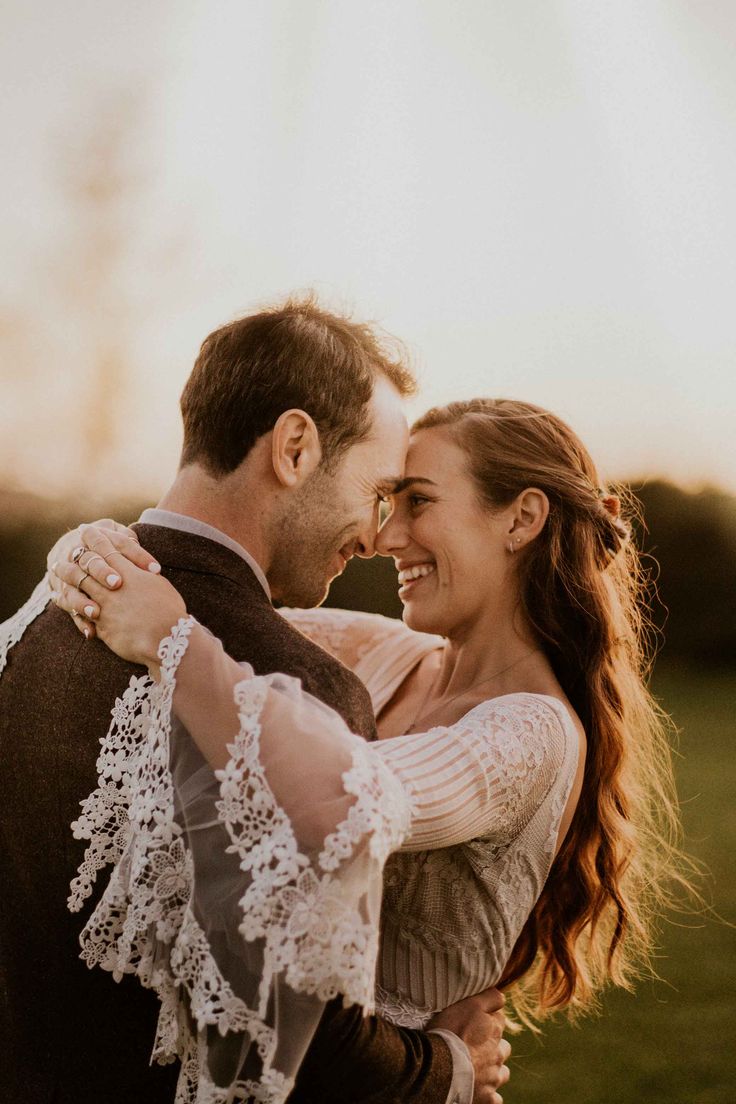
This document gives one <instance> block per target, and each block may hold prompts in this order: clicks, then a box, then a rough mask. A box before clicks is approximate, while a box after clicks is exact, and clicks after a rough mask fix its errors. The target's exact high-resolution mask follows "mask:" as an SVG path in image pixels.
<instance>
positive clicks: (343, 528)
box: [0, 299, 503, 1104]
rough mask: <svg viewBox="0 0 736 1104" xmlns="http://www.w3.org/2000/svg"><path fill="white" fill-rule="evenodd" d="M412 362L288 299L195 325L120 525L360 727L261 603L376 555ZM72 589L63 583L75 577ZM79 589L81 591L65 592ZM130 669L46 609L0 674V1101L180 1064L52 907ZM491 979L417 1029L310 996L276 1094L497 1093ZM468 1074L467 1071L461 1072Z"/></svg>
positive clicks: (168, 1072) (104, 1099) (307, 650)
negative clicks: (127, 518) (292, 1060)
mask: <svg viewBox="0 0 736 1104" xmlns="http://www.w3.org/2000/svg"><path fill="white" fill-rule="evenodd" d="M414 388H415V383H414V380H413V378H412V376H411V375H410V374H409V372H408V371H407V370H406V368H405V367H404V366H403V365H402V364H401V362H400V361H399V360H398V359H396V358H394V357H392V356H391V355H390V354H389V352H388V351H387V349H386V348H385V347H384V345H382V343H381V341H380V340H379V338H378V336H377V335H376V333H375V332H374V331H373V330H372V329H371V328H370V327H369V326H367V325H359V324H356V323H354V322H352V321H350V320H348V319H346V318H343V317H340V316H337V315H334V314H330V313H328V312H326V311H323V310H321V309H320V308H319V306H318V305H317V304H316V303H315V302H314V301H313V300H311V299H307V300H303V301H297V302H288V303H287V304H286V305H284V306H281V307H278V308H275V309H272V310H265V311H262V312H260V313H258V314H254V315H252V316H250V317H247V318H244V319H241V320H239V321H236V322H233V323H231V324H229V325H226V326H223V327H222V328H221V329H219V330H216V331H215V332H214V333H212V334H210V336H209V337H208V338H207V339H206V340H205V342H204V344H203V345H202V349H201V351H200V354H199V357H198V359H197V361H196V363H195V366H194V369H193V371H192V374H191V376H190V378H189V381H188V382H187V385H186V387H185V389H184V393H183V396H182V403H181V407H182V414H183V420H184V447H183V452H182V460H181V467H180V470H179V472H178V475H177V477H176V479H175V481H174V484H173V485H172V487H171V488H170V490H169V491H168V492H167V493H166V494H165V496H164V498H163V499H162V501H161V503H160V504H159V507H158V508H157V509H153V510H146V511H145V512H144V514H143V516H142V517H141V520H140V523H139V525H138V526H137V532H138V535H139V537H140V540H141V543H142V544H143V545H144V547H145V548H146V549H147V550H149V551H150V552H151V554H152V555H154V556H155V557H156V558H157V559H158V561H159V563H160V564H161V566H162V568H163V571H164V573H165V574H166V576H167V577H168V578H169V579H170V580H171V582H172V583H173V584H174V585H175V586H176V587H177V588H178V589H179V591H180V592H181V594H182V595H183V597H184V600H185V602H186V604H187V608H188V609H189V611H190V612H191V613H192V614H193V615H194V616H195V617H197V618H198V619H199V620H200V621H202V622H203V623H204V624H205V625H207V626H208V627H209V628H210V629H211V630H212V632H213V633H214V634H215V635H216V636H218V637H219V638H220V639H221V640H222V641H223V644H224V646H225V648H226V650H227V651H228V652H229V653H230V654H231V655H232V656H233V657H234V658H236V659H238V660H247V661H249V662H250V663H252V664H253V666H254V668H255V670H256V672H257V673H267V672H270V671H275V670H279V671H285V672H287V673H288V674H291V675H294V676H296V677H298V678H300V679H301V680H302V682H303V684H304V686H305V689H307V690H308V691H310V692H311V693H312V694H314V695H315V696H317V697H319V698H321V699H322V700H323V701H325V702H326V703H327V704H329V705H331V706H333V707H334V708H335V709H337V710H338V711H339V712H340V713H341V714H342V715H343V717H344V718H345V720H346V721H347V723H348V724H349V726H350V727H351V729H352V730H353V731H354V732H358V733H360V734H362V735H363V736H364V737H365V738H366V739H369V740H370V739H374V738H375V735H376V733H375V724H374V718H373V713H372V709H371V703H370V700H369V698H368V695H367V693H366V691H365V689H364V687H363V686H362V684H361V683H360V682H359V680H358V679H357V678H355V676H353V675H352V673H351V672H349V671H348V670H347V669H346V668H344V667H343V666H342V665H341V664H340V663H338V662H337V661H336V660H335V659H333V658H332V657H331V656H329V655H328V654H327V653H326V652H323V651H322V650H321V649H320V648H318V647H317V646H316V645H314V644H312V643H311V642H310V641H308V640H307V639H306V638H305V637H303V636H302V635H301V634H300V633H298V632H297V631H296V630H294V629H293V628H292V627H291V626H290V625H288V624H286V623H285V622H284V620H283V619H282V618H281V617H279V616H278V614H277V613H276V612H275V610H274V609H273V607H272V605H271V598H274V599H277V600H279V601H282V602H285V603H287V604H290V605H296V606H312V605H316V604H318V603H319V602H321V601H322V600H323V598H324V597H325V595H326V593H327V590H328V587H329V584H330V582H331V580H332V579H333V578H334V577H335V576H336V575H337V574H339V573H340V572H341V571H342V570H343V569H344V567H345V565H346V564H347V562H348V561H349V560H350V559H351V557H352V556H353V555H358V556H372V555H373V554H374V543H373V542H374V539H375V536H376V530H377V524H378V511H379V503H380V499H381V497H383V496H384V495H385V494H386V493H387V492H388V491H390V489H391V487H392V486H393V484H394V483H395V481H396V480H397V479H398V478H399V477H400V476H401V474H402V469H403V463H404V454H405V450H406V444H407V432H408V431H407V424H406V419H405V416H404V412H403V399H404V398H405V397H406V396H407V395H408V394H410V393H411V392H412V391H413V390H414ZM75 594H76V592H74V591H72V597H74V596H75ZM76 597H77V598H78V601H76V602H75V605H76V606H77V608H78V609H80V610H81V609H82V607H83V605H84V600H85V599H84V596H83V595H82V594H79V595H77V596H76ZM135 674H140V669H138V668H135V667H132V666H131V665H129V664H126V663H125V662H124V661H122V660H120V659H118V658H117V657H116V656H114V655H113V654H112V652H109V651H108V650H107V649H106V648H104V647H103V646H102V645H101V644H99V643H98V642H97V641H94V640H88V641H85V640H84V639H83V638H82V637H81V636H80V635H79V634H78V633H77V632H75V630H74V627H73V625H72V622H71V621H70V619H69V618H67V617H66V616H64V615H62V614H61V613H60V612H59V611H58V610H56V609H54V608H53V607H50V608H47V609H46V610H45V612H43V613H42V614H41V615H40V616H39V617H38V618H37V619H36V620H35V621H34V622H33V624H31V625H30V627H29V628H28V629H27V631H26V632H25V634H24V635H23V636H22V639H21V640H20V642H19V643H18V644H16V646H15V647H14V648H13V649H12V650H11V652H10V655H9V658H8V664H7V668H6V670H5V672H4V674H3V676H2V678H0V785H2V791H3V803H2V807H1V809H0V863H2V886H3V893H2V895H1V896H2V904H1V905H0V908H1V910H2V911H1V913H0V971H1V975H2V976H1V980H2V996H0V1092H1V1093H2V1096H1V1097H0V1100H1V1101H2V1104H6V1102H7V1104H11V1101H12V1102H13V1104H15V1102H16V1101H20V1100H22V1101H23V1102H24V1104H92V1102H94V1104H166V1102H173V1097H174V1086H175V1083H176V1076H177V1073H176V1070H175V1069H173V1068H172V1067H166V1068H160V1067H155V1066H154V1067H151V1066H149V1056H150V1052H151V1048H152V1044H153V1039H154V1035H155V1023H156V1018H157V1001H156V998H155V997H154V996H153V994H152V993H151V992H150V991H147V990H144V989H142V988H141V987H140V985H139V983H138V982H137V981H135V980H133V979H132V978H130V977H124V978H123V980H122V982H121V983H120V984H118V985H116V984H114V982H113V981H112V979H111V978H110V977H108V976H107V975H106V974H105V973H104V972H103V971H100V970H92V971H88V970H86V969H85V967H84V966H83V964H82V963H81V962H80V960H79V957H78V955H79V947H78V943H77V936H78V932H79V931H80V930H81V928H82V927H83V925H84V923H85V921H86V919H87V917H88V915H89V911H91V908H90V909H89V910H86V911H85V912H84V913H83V914H82V915H81V917H80V916H79V915H75V916H72V915H70V914H69V913H68V912H67V910H66V907H65V902H66V897H67V893H68V885H69V882H70V880H71V879H72V877H73V876H74V874H75V873H76V869H77V866H78V865H79V863H80V861H81V857H82V845H81V844H78V843H77V841H75V840H73V839H72V835H71V831H70V828H69V825H70V823H71V821H72V820H74V819H75V818H76V816H77V815H78V812H79V801H80V800H81V799H82V798H83V797H85V796H86V795H87V794H88V793H90V792H91V790H93V789H94V786H95V779H96V771H95V760H96V756H97V753H98V749H99V740H100V739H101V737H102V736H103V735H104V733H105V732H106V730H107V727H108V723H109V719H110V710H111V707H112V706H113V704H114V702H115V699H116V698H117V697H119V696H120V695H121V694H122V693H123V691H124V690H125V688H126V687H127V685H128V682H129V680H130V678H131V676H132V675H135ZM500 1005H501V998H500V995H499V994H496V993H495V992H491V993H489V994H485V995H483V996H482V997H478V998H471V999H470V1000H468V1001H464V1002H461V1003H460V1004H458V1005H454V1006H453V1007H452V1008H451V1009H449V1010H448V1011H446V1012H445V1013H442V1014H441V1015H439V1016H437V1017H436V1018H435V1021H433V1023H432V1028H433V1029H438V1031H437V1033H435V1031H433V1030H430V1031H428V1032H421V1031H412V1030H407V1029H403V1028H399V1027H395V1026H393V1025H392V1024H390V1023H388V1022H386V1021H383V1020H381V1019H380V1018H378V1017H375V1016H370V1017H367V1018H365V1017H363V1016H362V1013H361V1011H360V1009H356V1008H354V1007H353V1008H348V1009H343V1008H342V1007H341V1001H339V1000H337V1001H334V1002H332V1003H331V1004H330V1005H328V1006H327V1008H326V1011H325V1014H324V1016H323V1019H322V1022H321V1024H320V1027H319V1029H318V1031H317V1034H316V1036H315V1038H314V1040H313V1042H312V1045H311V1047H310V1049H309V1051H308V1053H307V1056H306V1058H305V1060H304V1063H303V1066H302V1068H301V1070H300V1074H299V1078H298V1081H297V1086H296V1088H295V1090H294V1092H293V1094H292V1097H291V1098H290V1100H292V1101H293V1102H294V1104H317V1102H320V1104H323V1102H324V1104H329V1102H335V1104H338V1102H340V1104H360V1102H365V1104H369V1102H370V1104H399V1102H413V1104H471V1102H472V1104H481V1102H483V1104H485V1102H489V1101H493V1100H499V1099H500V1098H499V1097H496V1096H495V1094H494V1089H495V1088H497V1087H498V1085H499V1068H500V1066H501V1065H502V1062H503V1054H502V1052H501V1051H500V1049H499V1048H500V1031H501V1027H500V1023H501V1017H500V1016H492V1015H490V1013H493V1012H494V1010H496V1009H498V1008H500ZM474 1082H475V1083H474Z"/></svg>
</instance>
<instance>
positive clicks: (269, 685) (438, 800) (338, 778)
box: [70, 530, 565, 850]
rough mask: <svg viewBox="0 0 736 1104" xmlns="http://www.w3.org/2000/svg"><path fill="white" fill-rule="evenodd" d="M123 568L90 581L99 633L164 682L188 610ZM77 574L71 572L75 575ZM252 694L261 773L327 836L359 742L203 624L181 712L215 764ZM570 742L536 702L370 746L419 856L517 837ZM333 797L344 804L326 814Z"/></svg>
mask: <svg viewBox="0 0 736 1104" xmlns="http://www.w3.org/2000/svg"><path fill="white" fill-rule="evenodd" d="M85 536H86V538H87V542H88V543H89V544H90V546H91V544H92V543H94V544H95V547H96V548H97V549H98V550H99V551H100V552H102V553H103V555H107V546H106V544H105V541H106V539H107V538H106V537H105V535H104V533H101V531H99V530H98V531H94V530H85ZM120 569H121V574H122V576H123V580H124V585H123V587H122V589H120V590H118V591H114V592H113V591H107V590H106V589H105V588H104V587H102V586H101V585H99V584H97V583H95V582H94V581H93V580H92V579H91V578H90V579H87V580H86V581H85V584H84V585H85V588H86V589H89V590H90V593H91V594H92V595H93V597H94V598H96V599H97V602H98V604H99V605H100V607H101V614H100V616H99V618H98V621H97V626H98V633H99V635H100V637H101V638H102V639H103V640H104V641H105V642H106V643H107V644H108V645H109V646H110V647H112V648H113V650H114V651H116V652H118V654H120V655H122V656H123V658H126V659H129V660H131V661H133V662H136V663H143V664H146V665H147V666H148V667H149V669H150V670H151V672H152V675H153V676H154V677H156V678H157V677H158V647H159V642H160V641H161V640H162V639H163V638H164V637H167V636H168V635H169V632H170V630H171V626H172V625H173V624H174V623H176V622H177V620H179V619H180V618H182V617H184V616H185V615H186V609H185V606H184V602H183V600H182V599H181V596H180V595H179V594H178V592H177V591H176V590H175V589H174V588H173V587H172V586H171V585H170V584H169V583H168V582H166V580H164V579H162V578H161V577H156V576H155V575H152V574H150V573H148V572H143V571H140V570H138V569H136V568H135V567H133V566H132V565H130V564H127V563H125V562H124V561H121V564H120ZM81 570H82V569H79V568H76V567H74V566H72V568H71V573H70V578H71V576H72V575H73V574H74V572H75V571H77V572H79V573H80V574H81ZM249 682H251V683H252V685H251V686H248V683H249ZM236 690H237V694H239V695H240V698H241V703H240V705H239V706H236V703H235V702H234V696H237V695H236ZM255 698H259V700H260V705H259V709H260V711H261V712H260V727H261V733H262V743H261V753H262V755H263V756H264V767H265V769H266V771H267V774H269V780H270V781H271V777H272V780H273V784H274V785H275V786H276V787H277V789H278V790H279V793H278V794H277V796H278V798H279V801H280V802H283V804H284V807H285V808H288V811H289V813H290V815H292V814H293V815H294V816H295V817H297V818H298V819H300V818H302V819H303V822H304V823H303V830H304V831H305V832H307V833H309V834H310V836H311V835H312V834H313V833H316V834H319V833H320V832H324V830H325V825H326V823H327V822H330V821H331V823H332V824H333V825H334V824H335V823H336V822H337V821H336V820H335V819H334V818H335V816H337V814H338V813H344V812H345V808H346V806H345V805H344V801H345V792H344V789H343V786H342V778H343V774H344V772H345V771H346V770H348V769H349V764H350V761H351V756H352V754H353V752H354V747H355V743H354V742H355V741H357V739H358V738H357V737H355V736H353V735H352V733H350V731H349V729H348V728H347V726H346V725H345V723H344V721H343V720H342V719H341V718H340V716H339V715H338V714H337V713H335V712H334V711H333V710H330V709H328V708H327V707H326V706H324V705H323V704H322V703H321V702H318V701H317V700H316V699H315V698H313V697H311V696H310V695H309V694H306V693H304V692H303V691H302V690H301V687H300V686H299V684H298V683H297V682H296V681H295V680H293V679H289V678H287V677H286V676H278V675H276V676H269V678H268V679H263V678H260V679H259V678H252V672H251V671H250V669H249V668H243V667H242V666H241V665H239V664H238V663H236V662H235V661H234V660H232V659H231V658H230V657H229V656H227V655H226V654H225V652H224V651H223V649H222V647H221V645H220V644H219V642H218V641H216V640H215V639H214V638H213V637H211V636H210V634H209V633H208V632H207V631H206V630H205V629H203V628H202V627H201V626H198V627H196V628H195V629H194V631H193V632H192V634H191V638H190V643H189V651H188V653H187V655H186V656H185V659H184V660H183V662H182V664H181V667H180V670H179V673H178V675H177V689H176V693H175V697H174V707H175V709H176V712H177V714H178V715H179V716H180V718H181V720H182V721H183V723H184V724H185V726H186V727H187V729H188V730H189V732H190V733H191V735H192V736H193V738H194V739H195V741H196V742H197V744H198V745H199V746H200V749H201V751H202V754H203V755H204V756H205V758H206V759H207V760H208V761H209V762H210V763H211V765H212V766H213V767H215V768H222V767H224V765H225V764H226V763H227V762H228V760H229V756H230V752H229V745H230V743H231V741H232V738H233V734H234V733H235V732H237V729H238V713H239V710H242V708H243V707H244V704H247V701H248V700H249V699H254V700H255ZM564 740H565V734H564V731H563V730H562V728H561V725H560V721H559V718H558V716H557V714H556V712H555V711H554V710H553V709H552V708H551V707H549V706H544V705H543V704H541V703H540V702H539V699H538V698H530V699H529V700H528V701H524V700H522V701H519V700H515V701H513V702H511V703H510V702H509V701H508V700H504V699H499V700H498V701H496V702H493V701H491V702H487V703H484V704H483V705H482V706H478V707H477V708H476V709H474V710H473V711H471V713H470V714H468V716H467V717H466V718H464V719H463V720H462V721H461V722H459V723H458V724H455V725H453V726H450V727H443V728H436V729H433V730H432V731H430V732H428V733H416V734H413V735H411V736H402V737H397V738H396V739H394V740H385V741H380V742H378V743H376V744H370V745H363V746H367V748H368V749H369V753H370V756H371V757H372V758H373V759H375V760H377V761H379V762H380V764H381V765H382V766H383V767H384V770H383V771H382V772H381V774H382V777H383V779H384V782H385V784H386V785H388V786H390V785H391V782H392V780H393V782H394V784H398V786H399V789H400V791H401V793H403V794H404V795H405V797H406V798H407V799H408V800H409V802H410V805H411V808H412V819H411V831H410V833H409V836H408V838H407V839H406V840H405V841H404V843H403V847H404V849H409V850H424V849H427V848H433V847H443V846H448V845H451V844H456V843H460V842H463V841H466V840H469V839H473V838H475V837H477V836H480V835H488V834H489V833H494V832H495V833H498V834H500V836H505V835H506V834H508V833H509V832H513V831H514V830H515V826H517V825H518V823H519V821H520V820H522V819H524V818H525V817H526V816H528V815H529V811H530V810H531V809H533V808H534V807H536V806H537V805H538V804H539V802H540V801H541V800H542V798H543V797H544V794H545V793H546V792H547V790H548V789H549V786H550V785H551V784H552V782H553V781H554V777H555V774H556V772H557V770H558V769H559V766H560V763H561V759H562V754H563V753H564ZM385 768H388V769H385ZM333 799H335V800H336V801H337V802H338V806H336V807H335V809H330V802H331V801H332V800H333ZM341 801H342V802H343V805H342V806H340V804H339V803H340V802H341ZM348 804H349V802H348ZM320 806H321V807H322V808H321V811H320ZM323 814H324V815H323ZM310 825H311V826H310Z"/></svg>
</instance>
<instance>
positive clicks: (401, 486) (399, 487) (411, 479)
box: [391, 475, 437, 495]
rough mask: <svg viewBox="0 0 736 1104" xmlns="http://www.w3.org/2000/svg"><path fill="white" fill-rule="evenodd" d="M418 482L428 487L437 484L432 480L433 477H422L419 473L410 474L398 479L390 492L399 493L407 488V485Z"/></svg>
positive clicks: (412, 485) (411, 485) (410, 485)
mask: <svg viewBox="0 0 736 1104" xmlns="http://www.w3.org/2000/svg"><path fill="white" fill-rule="evenodd" d="M418 483H423V484H424V485H425V486H429V487H436V486H437V484H436V483H435V482H434V480H433V479H423V478H422V477H421V476H419V475H410V476H408V477H407V478H406V479H399V481H398V482H397V483H395V484H394V487H393V490H392V491H391V494H392V495H397V494H401V492H402V491H405V490H407V488H409V487H414V486H416V485H417V484H418Z"/></svg>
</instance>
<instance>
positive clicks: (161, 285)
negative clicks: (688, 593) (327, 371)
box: [0, 0, 736, 497]
mask: <svg viewBox="0 0 736 1104" xmlns="http://www.w3.org/2000/svg"><path fill="white" fill-rule="evenodd" d="M735 45H736V6H735V5H734V4H733V3H732V2H731V0H700V2H699V3H698V4H693V3H690V2H687V0H666V2H665V0H617V2H616V3H615V4H610V3H607V2H605V0H514V3H513V4H511V3H508V2H507V0H461V2H457V0H444V2H439V0H393V2H387V0H372V2H371V3H370V4H366V3H365V2H364V0H237V2H234V0H222V2H218V3H216V4H213V3H211V2H209V3H205V2H204V0H177V2H175V3H174V2H170V0H157V3H156V4H150V3H142V2H138V0H127V2H126V3H125V4H124V5H123V4H119V3H112V2H111V0H94V2H92V0H75V2H74V3H73V4H72V3H69V2H68V0H55V2H54V3H51V2H50V0H44V2H41V0H22V2H21V0H5V5H4V32H3V35H2V37H1V38H0V66H1V67H2V72H3V76H4V93H5V95H4V106H5V111H4V112H3V114H2V118H1V119H0V140H1V141H2V148H3V150H4V151H5V155H4V157H3V161H4V165H5V168H4V171H3V173H2V174H1V175H0V212H2V214H0V484H1V483H3V482H6V483H7V482H10V483H12V484H14V485H16V486H23V487H28V488H31V489H34V490H36V491H39V492H41V493H44V494H48V495H50V496H60V495H63V494H69V493H79V492H80V490H81V491H85V490H90V491H91V490H92V489H93V488H96V489H98V490H99V488H100V487H102V488H105V489H106V488H113V487H114V489H115V490H116V491H118V492H120V493H128V492H130V493H136V494H145V495H150V496H151V497H155V496H156V495H157V494H158V493H160V491H162V490H163V489H164V488H165V486H166V485H167V483H168V481H169V480H170V478H171V477H172V475H173V473H174V471H175V468H176V461H177V455H178V448H179V441H180V438H179V421H178V411H177V400H178V395H179V392H180V391H181V387H182V385H183V382H184V380H185V378H186V375H187V373H188V371H189V369H190V368H191V365H192V363H193V360H194V357H195V356H196V352H197V349H198V347H199V344H200V342H201V341H202V339H203V338H204V336H205V335H206V334H207V333H208V332H209V331H210V330H212V329H213V328H215V327H216V326H217V325H219V324H220V323H222V322H224V321H226V320H228V319H229V318H232V317H234V316H235V315H238V314H242V313H245V312H247V311H248V310H249V309H251V308H253V307H254V306H258V305H259V304H260V303H262V302H268V301H271V300H273V299H277V298H279V297H282V296H283V295H285V294H286V293H288V292H290V291H292V290H294V289H301V288H307V287H314V288H316V289H317V291H318V292H319V294H320V295H321V296H322V298H323V299H324V301H325V303H326V304H327V305H328V306H335V307H338V308H345V309H349V310H352V311H353V312H354V314H355V315H356V317H359V318H370V319H374V320H376V321H377V322H379V323H380V324H381V325H382V326H383V327H385V328H386V329H387V330H388V331H389V332H391V333H393V334H396V335H398V336H399V337H401V338H402V339H403V340H404V341H405V343H406V345H407V347H408V349H409V352H410V354H411V357H412V360H413V363H414V366H415V368H416V369H417V371H418V373H419V376H420V380H421V383H422V390H421V395H420V397H419V399H417V400H416V402H415V403H414V406H413V412H414V413H419V412H420V411H421V410H422V409H423V408H425V407H427V406H429V405H433V404H436V403H441V402H447V401H449V400H451V399H454V398H463V397H469V396H472V395H479V394H482V395H503V396H510V397H515V398H522V399H527V400H530V401H533V402H537V403H539V404H541V405H545V406H548V407H549V408H551V409H553V410H555V411H556V412H557V413H559V414H561V415H562V416H563V417H564V418H566V419H567V420H568V421H569V422H570V423H571V424H572V425H573V426H574V427H575V428H576V429H577V430H578V432H579V433H580V435H581V436H582V438H583V440H584V441H585V442H586V444H587V445H588V447H589V448H590V450H591V452H592V454H593V456H594V457H595V459H596V460H597V462H598V463H599V466H600V468H601V470H602V474H603V476H604V478H606V477H607V478H627V477H642V476H653V477H656V476H666V477H668V478H671V479H674V480H676V481H678V482H681V483H682V484H684V485H686V486H688V487H697V486H700V485H703V484H706V483H714V484H718V485H721V486H723V487H725V488H727V489H729V490H732V491H736V445H734V426H733V423H734V415H736V309H734V302H733V301H734V291H735V290H736V206H735V205H734V203H733V196H734V195H735V194H736V134H735V131H736V128H735V127H734V118H736V66H734V64H733V57H734V46H735ZM106 149H107V150H108V153H109V150H110V149H112V151H113V154H112V158H113V162H114V165H115V173H114V174H113V175H114V177H115V180H116V181H117V185H116V188H115V189H113V194H112V198H111V199H110V200H109V202H108V201H106V200H105V198H104V196H103V198H102V200H100V195H99V189H98V192H97V193H95V196H94V197H93V200H94V201H96V202H97V207H95V206H94V202H93V201H92V200H90V195H91V192H90V189H89V186H88V183H89V178H90V177H89V167H90V164H93V163H94V158H95V157H97V158H103V159H104V156H105V153H104V151H105V150H106ZM91 151H92V152H91ZM85 174H86V175H85ZM80 181H82V183H81V184H80ZM84 181H87V185H84V183H83V182H84ZM85 187H86V191H85V190H84V189H85ZM84 197H86V199H85V198H84ZM95 197H96V199H95ZM88 201H89V202H88ZM85 204H86V205H85ZM106 204H107V205H106ZM100 256H102V258H103V260H102V261H100ZM105 258H106V259H105Z"/></svg>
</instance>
